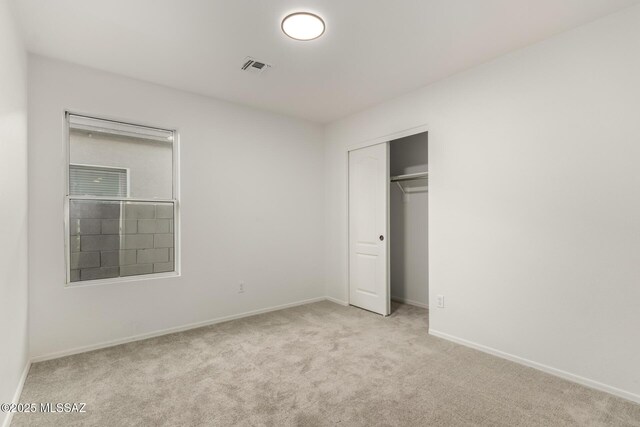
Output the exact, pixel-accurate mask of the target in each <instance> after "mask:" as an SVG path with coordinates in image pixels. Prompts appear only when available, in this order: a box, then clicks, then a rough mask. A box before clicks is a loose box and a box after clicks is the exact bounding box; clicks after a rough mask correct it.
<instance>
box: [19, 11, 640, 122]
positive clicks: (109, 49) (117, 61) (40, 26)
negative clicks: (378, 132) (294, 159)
mask: <svg viewBox="0 0 640 427" xmlns="http://www.w3.org/2000/svg"><path fill="white" fill-rule="evenodd" d="M638 2H640V0H482V1H479V0H394V1H384V0H325V1H319V0H316V1H311V0H56V1H50V0H15V1H14V4H15V7H16V9H17V11H18V16H19V20H20V22H21V24H22V28H23V30H24V34H25V38H26V42H27V47H28V49H29V51H31V52H33V53H36V54H40V55H44V56H48V57H53V58H58V59H62V60H66V61H70V62H74V63H77V64H81V65H86V66H90V67H94V68H99V69H103V70H107V71H110V72H114V73H118V74H122V75H125V76H130V77H134V78H138V79H142V80H147V81H150V82H154V83H159V84H162V85H166V86H170V87H174V88H178V89H183V90H187V91H190V92H195V93H199V94H204V95H210V96H213V97H216V98H221V99H226V100H229V101H233V102H237V103H241V104H245V105H251V106H254V107H258V108H262V109H267V110H271V111H276V112H280V113H284V114H288V115H292V116H296V117H301V118H306V119H309V120H312V121H315V122H321V123H323V122H329V121H332V120H335V119H338V118H341V117H344V116H346V115H349V114H352V113H355V112H357V111H359V110H362V109H364V108H366V107H368V106H371V105H374V104H376V103H379V102H381V101H383V100H385V99H388V98H391V97H395V96H398V95H401V94H403V93H406V92H408V91H411V90H413V89H416V88H418V87H421V86H424V85H427V84H429V83H432V82H435V81H437V80H439V79H442V78H444V77H446V76H448V75H451V74H453V73H456V72H459V71H461V70H464V69H466V68H469V67H472V66H474V65H477V64H480V63H482V62H486V61H488V60H490V59H492V58H494V57H496V56H498V55H501V54H503V53H506V52H509V51H511V50H514V49H517V48H519V47H522V46H526V45H528V44H531V43H534V42H536V41H539V40H542V39H544V38H547V37H549V36H551V35H553V34H556V33H559V32H561V31H565V30H567V29H570V28H573V27H576V26H578V25H581V24H583V23H586V22H589V21H592V20H594V19H596V18H598V17H601V16H604V15H607V14H609V13H613V12H615V11H617V10H620V9H622V8H624V7H627V6H631V5H633V4H637V3H638ZM299 10H305V11H312V12H315V13H318V14H319V15H321V16H322V17H323V18H324V20H325V21H326V23H327V30H326V33H325V34H324V36H323V37H321V38H320V39H317V40H314V41H310V42H300V41H295V40H292V39H290V38H288V37H287V36H285V35H284V34H283V33H282V32H281V30H280V21H281V20H282V18H283V17H284V16H286V15H287V14H289V13H291V12H294V11H299ZM246 56H252V57H254V58H257V59H259V60H262V61H266V62H267V63H271V64H273V68H272V69H270V70H268V71H267V72H265V73H263V74H261V75H253V74H248V73H243V72H242V71H240V67H241V65H242V63H243V60H244V58H245V57H246Z"/></svg>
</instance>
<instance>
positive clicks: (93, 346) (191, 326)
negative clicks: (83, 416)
mask: <svg viewBox="0 0 640 427" xmlns="http://www.w3.org/2000/svg"><path fill="white" fill-rule="evenodd" d="M325 300H326V298H325V297H317V298H311V299H307V300H302V301H296V302H292V303H288V304H282V305H276V306H273V307H267V308H261V309H259V310H253V311H247V312H244V313H239V314H232V315H230V316H223V317H217V318H215V319H210V320H205V321H203V322H196V323H189V324H187V325H183V326H177V327H174V328H168V329H162V330H159V331H155V332H148V333H145V334H140V335H132V336H130V337H126V338H120V339H116V340H111V341H104V342H101V343H98V344H91V345H87V346H82V347H75V348H71V349H69V350H63V351H57V352H53V353H49V354H44V355H40V356H34V357H32V358H31V362H33V363H36V362H44V361H45V360H51V359H58V358H60V357H65V356H71V355H73V354H79V353H86V352H87V351H93V350H99V349H101V348H107V347H113V346H116V345H120V344H126V343H129V342H134V341H141V340H146V339H148V338H154V337H159V336H161V335H167V334H173V333H176V332H182V331H187V330H189V329H196V328H201V327H203V326H209V325H215V324H216V323H222V322H228V321H230V320H234V319H241V318H243V317H249V316H255V315H257V314H263V313H269V312H271V311H278V310H283V309H285V308H291V307H297V306H299V305H305V304H311V303H314V302H320V301H325Z"/></svg>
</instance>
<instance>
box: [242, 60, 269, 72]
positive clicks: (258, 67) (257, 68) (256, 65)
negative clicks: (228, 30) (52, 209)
mask: <svg viewBox="0 0 640 427" xmlns="http://www.w3.org/2000/svg"><path fill="white" fill-rule="evenodd" d="M269 68H271V65H269V64H267V63H266V62H262V61H258V60H257V59H255V58H252V57H250V56H247V57H246V58H245V59H244V62H243V63H242V71H246V72H248V73H252V74H261V73H262V72H264V71H265V70H267V69H269Z"/></svg>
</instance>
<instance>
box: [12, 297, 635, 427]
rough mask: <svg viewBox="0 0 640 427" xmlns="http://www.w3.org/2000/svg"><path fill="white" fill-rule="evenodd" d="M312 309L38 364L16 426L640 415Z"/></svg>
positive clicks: (454, 350)
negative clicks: (67, 405) (39, 407)
mask: <svg viewBox="0 0 640 427" xmlns="http://www.w3.org/2000/svg"><path fill="white" fill-rule="evenodd" d="M395 308H396V310H395V312H394V313H393V315H391V316H390V317H388V318H383V317H380V316H377V315H375V314H372V313H369V312H367V311H364V310H359V309H356V308H353V307H342V306H339V305H336V304H333V303H330V302H321V303H316V304H310V305H306V306H301V307H296V308H291V309H287V310H282V311H278V312H273V313H268V314H263V315H259V316H254V317H250V318H245V319H240V320H234V321H231V322H228V323H222V324H218V325H214V326H209V327H205V328H200V329H195V330H191V331H187V332H181V333H176V334H172V335H166V336H163V337H158V338H153V339H149V340H145V341H139V342H135V343H130V344H124V345H120V346H117V347H111V348H108V349H104V350H97V351H93V352H90V353H84V354H79V355H75V356H69V357H65V358H62V359H57V360H52V361H47V362H41V363H36V364H34V365H33V366H32V368H31V371H30V372H29V376H28V378H27V382H26V384H25V387H24V391H23V394H22V397H21V402H86V403H87V408H86V409H87V413H85V414H16V415H15V417H14V420H13V424H12V425H13V426H52V425H59V426H78V425H82V426H134V425H136V426H205V425H207V426H231V425H247V426H248V425H253V426H261V425H266V426H290V425H300V426H316V425H317V426H324V425H336V424H339V425H343V426H425V425H434V426H466V425H476V426H477V425H481V426H519V425H526V426H556V425H563V426H564V425H579V426H599V425H611V426H639V425H640V405H635V404H633V403H631V402H628V401H625V400H623V399H619V398H616V397H613V396H610V395H608V394H605V393H601V392H598V391H594V390H591V389H588V388H585V387H582V386H580V385H577V384H573V383H571V382H568V381H564V380H562V379H559V378H556V377H553V376H550V375H547V374H544V373H541V372H539V371H536V370H534V369H530V368H527V367H524V366H520V365H517V364H515V363H511V362H508V361H505V360H502V359H499V358H496V357H493V356H489V355H487V354H484V353H481V352H478V351H475V350H472V349H469V348H466V347H463V346H460V345H457V344H453V343H450V342H447V341H445V340H442V339H439V338H435V337H431V336H429V335H427V311H426V310H424V309H420V308H416V307H411V306H406V305H397V304H396V305H395Z"/></svg>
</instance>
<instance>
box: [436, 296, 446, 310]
mask: <svg viewBox="0 0 640 427" xmlns="http://www.w3.org/2000/svg"><path fill="white" fill-rule="evenodd" d="M437 304H438V308H444V295H438V299H437Z"/></svg>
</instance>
